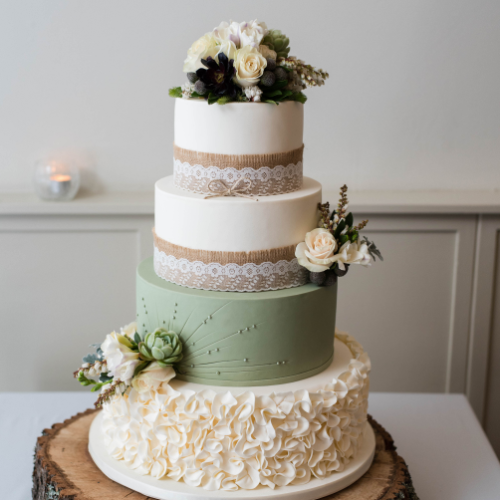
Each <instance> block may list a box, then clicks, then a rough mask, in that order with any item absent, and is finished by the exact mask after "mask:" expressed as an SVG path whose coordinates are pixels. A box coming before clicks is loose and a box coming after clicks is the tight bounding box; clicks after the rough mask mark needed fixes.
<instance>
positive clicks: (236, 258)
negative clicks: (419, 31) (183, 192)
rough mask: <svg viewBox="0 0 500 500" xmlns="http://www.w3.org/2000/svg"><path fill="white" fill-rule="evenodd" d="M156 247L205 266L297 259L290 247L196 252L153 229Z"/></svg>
mask: <svg viewBox="0 0 500 500" xmlns="http://www.w3.org/2000/svg"><path fill="white" fill-rule="evenodd" d="M153 236H154V244H155V247H156V248H157V249H158V250H160V251H161V252H164V253H165V254H166V255H172V256H174V257H175V258H176V259H186V260H188V261H189V262H203V263H204V264H213V263H218V264H222V265H226V264H237V265H239V266H243V265H244V264H263V263H264V262H271V263H277V262H280V261H282V260H285V261H291V260H293V259H295V247H296V246H297V245H289V246H285V247H279V248H271V249H269V250H252V251H250V252H221V251H217V250H196V249H194V248H187V247H183V246H180V245H176V244H174V243H170V242H169V241H166V240H164V239H163V238H160V237H159V236H158V235H157V234H156V231H155V230H154V229H153Z"/></svg>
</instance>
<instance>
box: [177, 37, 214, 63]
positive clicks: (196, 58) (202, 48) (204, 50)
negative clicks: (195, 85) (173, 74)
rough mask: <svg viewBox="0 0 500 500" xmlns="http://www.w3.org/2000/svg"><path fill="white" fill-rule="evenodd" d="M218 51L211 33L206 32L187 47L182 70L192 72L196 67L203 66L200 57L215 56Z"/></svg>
mask: <svg viewBox="0 0 500 500" xmlns="http://www.w3.org/2000/svg"><path fill="white" fill-rule="evenodd" d="M218 51H219V48H218V46H217V42H216V40H215V38H214V35H213V33H206V34H205V35H203V36H202V37H201V38H199V39H198V40H196V42H194V43H193V45H191V47H190V48H189V50H188V54H187V58H186V60H185V61H184V67H183V68H182V70H183V71H184V73H194V72H195V71H196V70H197V69H200V68H202V67H203V64H202V63H201V60H202V59H206V58H207V57H209V56H211V57H215V55H216V54H217V52H218Z"/></svg>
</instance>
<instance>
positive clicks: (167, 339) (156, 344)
mask: <svg viewBox="0 0 500 500" xmlns="http://www.w3.org/2000/svg"><path fill="white" fill-rule="evenodd" d="M139 353H140V356H141V358H142V359H143V360H144V361H156V362H157V363H158V364H159V365H161V366H170V365H173V364H174V363H177V362H179V361H180V360H181V359H182V343H181V340H180V339H179V337H178V335H177V334H176V333H175V332H169V331H168V330H165V329H164V328H157V329H156V330H155V331H154V332H151V333H148V334H147V335H146V337H144V342H141V343H140V344H139Z"/></svg>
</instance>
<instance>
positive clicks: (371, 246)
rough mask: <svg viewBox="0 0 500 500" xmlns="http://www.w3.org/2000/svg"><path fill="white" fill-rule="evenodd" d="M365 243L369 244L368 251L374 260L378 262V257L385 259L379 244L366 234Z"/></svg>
mask: <svg viewBox="0 0 500 500" xmlns="http://www.w3.org/2000/svg"><path fill="white" fill-rule="evenodd" d="M363 243H366V244H367V245H368V253H369V254H370V255H371V256H372V258H373V260H374V261H375V262H376V260H377V257H378V258H379V259H380V260H381V261H383V260H384V258H383V257H382V253H381V252H380V250H379V249H378V248H377V245H375V243H374V242H373V241H370V240H369V239H368V238H367V237H366V236H364V237H363Z"/></svg>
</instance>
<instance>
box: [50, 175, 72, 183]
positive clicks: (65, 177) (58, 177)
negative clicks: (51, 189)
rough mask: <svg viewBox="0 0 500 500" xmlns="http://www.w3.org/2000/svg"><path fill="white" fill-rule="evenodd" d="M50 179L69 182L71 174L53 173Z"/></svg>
mask: <svg viewBox="0 0 500 500" xmlns="http://www.w3.org/2000/svg"><path fill="white" fill-rule="evenodd" d="M50 180H51V181H56V182H67V181H70V180H71V175H64V174H56V175H51V176H50Z"/></svg>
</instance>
